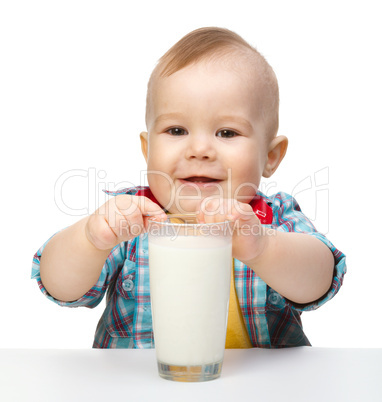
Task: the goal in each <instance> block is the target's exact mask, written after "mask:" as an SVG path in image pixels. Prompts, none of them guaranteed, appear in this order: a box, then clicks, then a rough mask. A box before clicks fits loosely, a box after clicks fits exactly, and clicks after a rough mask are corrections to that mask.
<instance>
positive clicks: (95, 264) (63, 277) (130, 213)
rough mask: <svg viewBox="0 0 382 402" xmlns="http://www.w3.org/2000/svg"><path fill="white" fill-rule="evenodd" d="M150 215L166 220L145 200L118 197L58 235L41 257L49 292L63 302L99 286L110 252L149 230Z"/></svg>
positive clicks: (43, 278) (158, 208) (153, 204)
mask: <svg viewBox="0 0 382 402" xmlns="http://www.w3.org/2000/svg"><path fill="white" fill-rule="evenodd" d="M148 214H150V215H158V216H164V217H165V213H164V212H163V210H162V209H161V208H160V207H159V206H158V205H157V204H155V203H154V202H152V201H151V200H149V199H148V198H146V197H138V196H131V195H118V196H116V197H114V198H112V199H111V200H110V201H108V202H106V203H105V204H104V205H102V206H101V207H100V208H99V209H98V210H97V211H96V212H95V213H94V214H93V215H90V216H88V217H86V218H84V219H82V220H80V221H79V222H77V223H75V224H74V225H72V226H70V227H68V228H67V229H65V230H63V231H61V232H59V233H57V234H56V235H55V236H54V237H53V238H52V239H51V240H50V241H49V242H48V244H47V245H46V247H45V249H44V251H43V253H42V256H41V262H40V274H41V281H42V283H43V284H44V287H45V288H46V290H47V291H48V292H49V293H50V295H51V296H53V297H54V298H56V299H58V300H61V301H74V300H77V299H78V298H80V297H81V296H83V295H84V294H85V293H86V292H87V291H88V290H89V289H91V287H92V286H93V285H94V284H95V283H96V282H97V280H98V278H99V275H100V273H101V271H102V267H103V265H104V263H105V261H106V259H107V257H108V255H109V254H110V252H111V250H112V249H113V248H114V247H115V246H116V245H118V244H119V243H121V242H123V241H128V240H130V239H132V238H134V237H136V236H138V235H139V234H141V233H142V232H143V231H144V230H145V229H146V227H147V216H146V215H148Z"/></svg>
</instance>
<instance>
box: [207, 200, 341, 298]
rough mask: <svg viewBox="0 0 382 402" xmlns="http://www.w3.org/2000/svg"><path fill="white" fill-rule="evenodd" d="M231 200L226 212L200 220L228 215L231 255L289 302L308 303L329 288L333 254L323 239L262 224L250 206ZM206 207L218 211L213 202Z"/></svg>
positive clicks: (222, 217)
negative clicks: (232, 229) (231, 240)
mask: <svg viewBox="0 0 382 402" xmlns="http://www.w3.org/2000/svg"><path fill="white" fill-rule="evenodd" d="M210 202H211V203H212V204H213V203H216V202H221V200H211V201H210ZM232 202H233V201H232V200H230V201H226V208H225V210H226V211H228V210H229V211H230V214H229V215H228V214H225V215H214V216H206V215H204V216H200V219H202V220H204V221H206V222H213V221H215V222H216V221H218V220H222V219H224V218H229V219H231V220H233V221H234V222H235V224H234V228H235V230H234V233H233V246H232V254H233V256H234V257H235V258H236V259H238V260H240V261H242V262H243V263H244V264H246V265H247V266H248V267H249V268H251V269H252V270H253V271H255V272H256V274H257V275H259V276H260V277H261V279H262V280H263V281H264V282H266V283H267V284H268V285H269V286H270V287H271V288H272V289H274V290H275V291H276V292H278V293H280V294H281V295H282V296H284V297H285V298H287V299H289V300H291V301H292V302H295V303H298V304H307V303H310V302H312V301H315V300H317V299H319V298H320V297H321V296H323V295H324V294H325V293H326V292H327V291H328V290H329V288H330V286H331V283H332V279H333V271H334V257H333V254H332V252H331V250H330V249H329V248H328V247H327V246H326V245H325V244H324V243H323V242H322V241H320V240H318V239H317V238H315V237H314V236H311V235H309V234H303V233H294V232H291V233H287V232H280V231H277V230H274V229H270V228H268V227H266V226H263V225H262V224H261V223H260V221H259V219H258V218H257V216H256V215H255V213H254V212H253V211H252V208H251V206H250V205H248V204H242V203H240V202H237V201H234V202H233V204H232ZM228 207H229V208H228ZM209 210H217V208H216V205H215V206H214V205H209Z"/></svg>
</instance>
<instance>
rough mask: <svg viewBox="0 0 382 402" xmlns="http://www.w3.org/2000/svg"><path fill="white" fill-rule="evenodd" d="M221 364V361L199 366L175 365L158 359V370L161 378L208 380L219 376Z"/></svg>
mask: <svg viewBox="0 0 382 402" xmlns="http://www.w3.org/2000/svg"><path fill="white" fill-rule="evenodd" d="M222 365H223V361H220V362H218V363H211V364H202V365H200V366H175V365H172V364H165V363H162V362H159V361H158V371H159V375H160V376H161V377H162V378H165V379H166V380H171V381H181V382H199V381H210V380H214V379H216V378H219V377H220V373H221V369H222Z"/></svg>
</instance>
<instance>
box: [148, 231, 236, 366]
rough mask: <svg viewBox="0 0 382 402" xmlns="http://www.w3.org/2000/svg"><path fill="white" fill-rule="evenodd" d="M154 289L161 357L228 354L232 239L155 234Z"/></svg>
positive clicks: (202, 360)
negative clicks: (226, 339)
mask: <svg viewBox="0 0 382 402" xmlns="http://www.w3.org/2000/svg"><path fill="white" fill-rule="evenodd" d="M149 241H150V242H149V258H150V260H149V261H150V289H151V290H150V293H151V302H152V313H153V328H154V339H155V348H156V355H157V360H158V361H160V362H162V363H164V364H171V365H187V366H188V365H202V364H209V363H217V362H220V361H222V360H223V355H224V347H225V337H226V328H227V315H228V302H229V287H230V274H231V264H232V252H231V248H232V244H231V241H230V239H229V240H227V239H226V238H224V237H218V236H216V237H214V236H177V237H176V238H172V237H170V236H168V237H151V238H150V240H149Z"/></svg>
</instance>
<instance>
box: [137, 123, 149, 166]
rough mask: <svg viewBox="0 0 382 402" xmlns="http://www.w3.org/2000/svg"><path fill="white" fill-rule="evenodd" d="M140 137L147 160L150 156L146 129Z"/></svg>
mask: <svg viewBox="0 0 382 402" xmlns="http://www.w3.org/2000/svg"><path fill="white" fill-rule="evenodd" d="M139 136H140V138H141V149H142V154H143V156H144V157H145V159H146V162H147V156H148V145H149V142H148V133H147V132H146V131H142V132H141V133H140V134H139Z"/></svg>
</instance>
